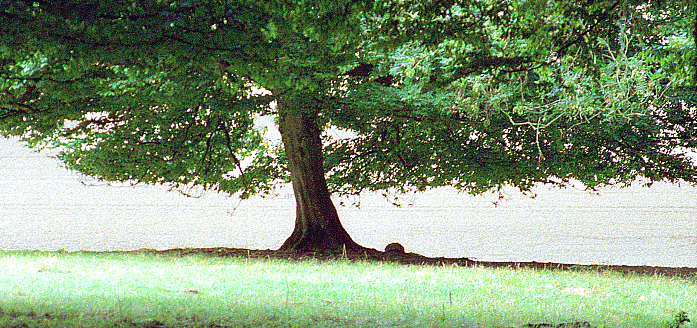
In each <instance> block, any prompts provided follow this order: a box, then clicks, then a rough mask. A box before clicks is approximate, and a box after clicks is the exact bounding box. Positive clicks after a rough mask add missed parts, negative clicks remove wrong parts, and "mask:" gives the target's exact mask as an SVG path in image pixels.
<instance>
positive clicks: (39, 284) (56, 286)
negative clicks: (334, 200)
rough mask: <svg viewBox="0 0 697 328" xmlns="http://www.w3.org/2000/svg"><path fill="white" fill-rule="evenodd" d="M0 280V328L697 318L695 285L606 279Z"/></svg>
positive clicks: (111, 275)
mask: <svg viewBox="0 0 697 328" xmlns="http://www.w3.org/2000/svg"><path fill="white" fill-rule="evenodd" d="M0 270H1V271H0V327H13V326H14V327H35V326H38V327H72V326H81V327H164V326H167V327H170V326H172V327H220V326H230V327H241V326H248V327H258V326H266V327H279V326H282V327H286V326H295V327H305V326H316V327H327V326H347V327H353V326H366V327H374V326H379V327H382V326H406V327H413V326H415V327H423V326H425V327H432V326H435V327H452V326H465V327H519V326H523V325H525V324H528V323H532V324H536V323H550V324H559V323H564V322H589V323H590V324H592V325H594V326H599V327H670V326H671V325H670V322H671V321H674V320H675V318H676V316H677V315H678V313H679V312H680V311H684V312H685V314H687V316H688V317H689V318H691V319H697V279H678V278H666V277H646V276H623V275H620V274H617V273H608V272H604V273H598V272H588V271H570V272H558V271H557V272H549V271H540V270H531V269H488V268H477V267H474V268H462V267H434V266H403V265H396V264H387V263H370V262H359V263H352V262H342V261H333V262H319V261H304V262H290V261H281V260H273V259H271V260H263V259H245V258H219V257H208V256H202V255H193V256H183V257H176V256H158V255H149V254H107V253H98V254H89V253H58V252H38V251H0ZM693 321H697V320H693ZM681 327H697V325H695V323H694V322H687V323H684V324H682V325H681Z"/></svg>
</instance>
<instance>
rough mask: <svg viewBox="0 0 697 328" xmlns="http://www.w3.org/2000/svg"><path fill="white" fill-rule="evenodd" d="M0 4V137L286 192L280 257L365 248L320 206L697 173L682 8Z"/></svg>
mask: <svg viewBox="0 0 697 328" xmlns="http://www.w3.org/2000/svg"><path fill="white" fill-rule="evenodd" d="M2 4H3V6H2V7H3V10H2V12H1V13H0V33H1V35H0V53H1V57H0V58H1V59H0V65H1V67H2V68H1V70H0V95H1V96H0V97H1V98H0V131H3V132H4V133H5V134H6V135H20V136H22V137H23V138H24V139H25V140H27V141H28V142H29V143H30V145H50V146H57V147H61V149H62V152H61V155H60V158H61V159H62V160H63V161H65V164H66V166H67V167H68V168H71V169H74V170H78V171H80V172H82V173H84V174H87V175H91V176H94V177H96V178H99V179H103V180H109V181H137V182H143V183H168V184H172V185H173V186H174V187H177V188H187V187H192V186H200V187H202V188H204V189H215V190H220V191H223V192H227V193H230V194H238V195H240V196H241V197H243V198H244V197H248V196H249V195H252V194H255V193H260V192H266V191H269V190H270V189H271V188H273V186H274V185H275V184H277V183H282V182H287V181H290V182H292V184H293V189H294V193H295V198H296V202H297V209H296V213H297V214H296V225H295V230H294V231H293V233H292V235H291V236H290V237H289V238H288V239H287V241H286V242H285V243H284V244H283V246H282V247H281V249H284V250H298V251H308V250H337V249H346V250H348V251H356V250H362V249H363V248H362V247H361V246H360V245H358V244H356V243H355V242H354V241H353V240H352V239H351V237H350V236H349V235H348V233H347V232H346V231H345V230H344V229H343V227H342V225H341V223H340V220H339V217H338V215H337V213H336V209H335V207H334V205H333V204H332V201H331V199H330V195H331V194H332V193H341V194H354V193H360V192H361V191H364V190H384V189H391V190H394V191H396V192H406V191H412V190H425V189H427V188H433V187H438V186H446V185H451V186H455V187H456V188H458V189H460V190H463V191H467V192H470V193H473V194H477V193H482V192H484V191H487V190H491V189H497V188H501V187H502V186H505V185H511V186H515V187H518V188H519V189H520V190H522V191H526V190H529V189H530V188H531V187H532V186H533V185H535V184H537V183H553V184H558V185H565V184H566V183H569V182H570V181H571V180H572V179H575V180H578V181H581V182H583V183H584V184H585V185H586V186H588V188H591V189H592V188H597V187H598V186H602V185H606V184H628V183H630V182H631V181H634V180H635V179H636V178H637V177H640V176H643V177H646V178H648V180H649V181H658V180H663V179H666V180H669V181H679V180H683V181H687V182H690V183H696V182H697V166H695V162H694V159H693V157H691V156H690V151H692V150H694V149H695V146H697V138H695V134H696V133H697V121H696V120H695V115H696V113H695V109H694V108H695V103H696V102H697V96H696V94H695V72H696V71H697V69H696V66H697V61H696V57H695V44H694V39H695V35H697V19H695V16H696V8H695V5H694V4H693V3H692V2H690V1H687V0H685V1H659V2H657V3H650V4H643V3H641V2H636V3H635V2H633V1H600V0H598V1H593V0H589V1H585V2H582V3H578V2H575V1H552V2H545V1H531V2H524V1H485V0H467V1H452V0H446V1H402V0H395V1H322V0H314V1H313V0H307V1H284V0H272V1H262V2H259V1H204V0H189V1H175V0H169V1H109V2H106V1H92V0H83V1H79V0H69V1H62V2H59V3H56V2H52V1H32V2H27V1H2ZM678 12H680V13H682V14H681V15H676V14H675V13H678ZM260 115H274V116H275V117H276V118H277V123H278V126H279V130H280V131H281V135H282V144H283V145H282V147H277V146H275V145H273V144H269V143H268V142H267V140H264V139H263V136H262V134H261V132H260V131H258V129H256V128H255V126H254V119H255V118H256V117H259V116H260ZM330 127H333V128H337V129H343V130H347V131H350V132H351V133H352V135H353V137H350V138H346V139H333V138H331V136H329V135H327V134H324V133H323V132H324V131H326V130H327V129H328V128H330Z"/></svg>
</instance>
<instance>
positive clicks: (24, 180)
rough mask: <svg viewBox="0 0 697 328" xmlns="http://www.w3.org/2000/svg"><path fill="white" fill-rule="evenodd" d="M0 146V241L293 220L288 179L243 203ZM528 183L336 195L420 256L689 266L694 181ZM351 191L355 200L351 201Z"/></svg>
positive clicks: (128, 239) (693, 248)
mask: <svg viewBox="0 0 697 328" xmlns="http://www.w3.org/2000/svg"><path fill="white" fill-rule="evenodd" d="M0 154H2V156H0V195H2V197H0V249H48V250H57V249H67V250H78V249H90V250H104V249H137V248H142V247H147V248H157V249H165V248H173V247H213V246H225V247H236V248H255V249H267V248H271V249H273V248H277V247H279V246H280V245H281V243H282V242H283V240H284V239H285V238H286V237H287V236H288V235H289V234H290V232H291V231H292V228H293V220H294V200H293V197H292V191H291V189H290V188H289V187H285V188H282V189H280V190H279V191H278V195H277V196H276V197H271V198H265V199H262V198H254V199H251V200H247V201H244V202H240V201H239V200H238V199H236V198H230V197H226V196H224V195H222V194H216V193H209V194H206V195H204V196H203V197H201V198H187V197H184V196H182V195H180V194H178V193H176V192H168V191H167V188H166V187H161V186H160V187H146V186H137V187H134V188H131V187H110V186H106V185H104V184H102V183H99V182H95V181H92V180H90V179H88V178H85V177H81V176H79V175H76V174H74V173H71V172H68V171H66V170H65V169H63V168H61V167H60V165H59V163H58V162H57V161H55V160H53V159H50V158H47V157H46V155H47V154H44V153H40V154H37V153H33V152H32V151H31V150H28V149H25V148H22V147H21V146H20V145H19V143H18V142H16V141H15V140H8V139H3V138H0ZM83 182H84V183H87V184H90V185H95V184H96V185H95V186H89V187H88V186H85V185H83V184H82V183H83ZM537 192H538V196H537V197H536V198H535V199H530V198H527V197H526V196H523V195H520V194H519V193H517V192H515V191H506V196H507V199H506V200H504V201H502V202H501V203H500V205H499V206H498V207H497V206H495V205H494V204H493V202H494V201H495V200H496V199H497V195H485V196H482V197H472V196H468V195H462V194H457V193H455V192H454V191H453V190H451V189H447V188H444V189H437V190H432V191H429V192H426V193H425V194H419V195H416V196H414V197H411V196H409V197H406V198H404V199H403V202H404V205H403V206H402V207H399V208H397V207H394V206H392V205H390V204H389V203H388V202H387V201H386V200H385V198H383V197H382V196H381V195H379V194H366V195H363V196H362V197H361V199H348V200H347V199H343V200H342V199H336V203H337V204H339V203H340V202H342V201H344V202H345V203H346V204H349V206H344V207H342V206H339V208H338V210H339V212H340V215H341V217H342V221H343V223H344V225H345V226H346V229H347V230H348V231H349V233H351V234H352V236H353V237H354V238H355V240H356V241H357V242H359V243H361V244H363V245H365V246H368V247H372V248H376V249H380V250H382V249H383V247H384V246H385V245H386V244H388V243H390V242H394V241H398V242H400V243H402V244H403V245H404V246H405V247H406V249H407V251H408V252H416V253H421V254H424V255H427V256H448V257H463V256H470V257H474V258H477V259H479V260H491V261H538V262H566V263H581V264H591V263H594V264H628V265H634V264H637V265H660V266H691V267H697V256H695V254H697V220H695V218H697V189H695V188H692V187H686V186H684V187H678V186H675V185H667V184H656V185H655V186H654V187H652V188H650V189H646V188H639V187H631V188H626V189H618V188H612V189H606V190H602V191H601V192H600V194H599V195H593V194H588V193H585V192H581V191H579V190H575V189H573V188H569V189H566V190H557V189H555V190H549V189H547V188H545V187H540V188H538V189H537ZM358 200H360V204H361V208H360V209H358V208H356V207H354V206H351V205H350V204H351V203H352V202H354V201H358Z"/></svg>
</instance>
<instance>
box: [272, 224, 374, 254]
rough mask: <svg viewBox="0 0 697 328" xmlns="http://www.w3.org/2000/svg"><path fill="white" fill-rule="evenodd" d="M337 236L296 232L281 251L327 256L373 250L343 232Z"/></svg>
mask: <svg viewBox="0 0 697 328" xmlns="http://www.w3.org/2000/svg"><path fill="white" fill-rule="evenodd" d="M341 230H342V231H339V232H337V233H336V234H331V233H321V234H317V233H316V232H315V233H314V234H307V233H305V234H303V233H302V232H299V231H297V230H296V231H294V232H293V234H292V235H291V236H290V237H288V239H286V241H285V242H284V243H283V245H282V246H281V247H280V248H279V249H278V250H279V251H292V252H299V253H327V254H342V253H363V252H365V251H368V250H371V251H374V250H373V249H370V248H367V247H364V246H361V245H359V244H358V243H356V242H355V241H353V239H351V237H350V236H349V235H348V233H346V232H345V231H343V229H341Z"/></svg>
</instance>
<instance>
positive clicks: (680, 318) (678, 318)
mask: <svg viewBox="0 0 697 328" xmlns="http://www.w3.org/2000/svg"><path fill="white" fill-rule="evenodd" d="M687 322H690V318H688V317H687V313H686V312H685V311H678V313H676V314H675V317H674V318H673V321H671V322H669V323H668V326H669V327H670V328H680V327H681V326H682V325H683V324H684V323H687Z"/></svg>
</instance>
